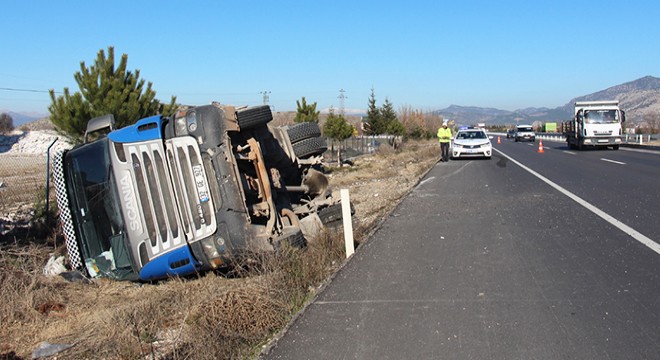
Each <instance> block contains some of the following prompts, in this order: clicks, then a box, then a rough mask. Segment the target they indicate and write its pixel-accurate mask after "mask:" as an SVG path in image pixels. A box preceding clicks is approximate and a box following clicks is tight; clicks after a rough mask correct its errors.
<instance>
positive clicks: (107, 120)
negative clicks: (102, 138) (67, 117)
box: [83, 114, 115, 143]
mask: <svg viewBox="0 0 660 360" xmlns="http://www.w3.org/2000/svg"><path fill="white" fill-rule="evenodd" d="M114 128H115V117H114V116H113V115H112V114H107V115H103V116H99V117H95V118H93V119H92V120H89V121H88V122H87V129H86V130H85V137H84V139H83V142H85V143H87V136H88V135H89V134H91V133H94V132H97V131H101V130H105V129H109V130H110V131H112V130H114Z"/></svg>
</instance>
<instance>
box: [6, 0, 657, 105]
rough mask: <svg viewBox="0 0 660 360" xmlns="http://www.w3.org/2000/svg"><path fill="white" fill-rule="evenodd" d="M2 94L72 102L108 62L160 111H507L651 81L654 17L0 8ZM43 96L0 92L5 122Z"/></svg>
mask: <svg viewBox="0 0 660 360" xmlns="http://www.w3.org/2000/svg"><path fill="white" fill-rule="evenodd" d="M1 8H2V14H3V17H2V18H3V21H2V31H1V32H0V53H1V54H2V56H0V88H3V89H24V90H38V91H47V90H48V89H55V90H56V91H62V90H63V89H64V87H69V88H70V89H71V90H72V91H78V90H79V89H78V86H77V84H76V83H75V81H74V79H73V74H74V73H75V72H76V71H78V70H79V66H80V62H81V61H85V63H86V64H87V65H88V66H89V65H91V64H93V62H94V59H95V58H96V54H97V53H98V51H99V50H101V49H107V47H108V46H114V48H115V55H116V57H117V60H119V56H120V55H121V54H123V53H126V54H128V68H129V69H131V70H135V69H139V70H140V76H141V78H143V79H145V80H147V81H151V82H152V83H153V88H154V90H155V91H156V92H157V98H159V99H160V100H163V101H167V100H169V98H170V96H172V95H175V96H177V101H178V102H180V103H184V104H190V105H200V104H207V103H209V102H211V101H214V100H216V101H220V102H221V103H225V104H235V105H257V104H261V103H262V97H261V94H260V92H262V91H270V104H271V105H273V106H274V107H275V110H276V111H284V110H295V107H296V100H297V99H300V98H301V97H302V96H305V97H306V98H307V100H308V101H312V102H317V103H318V107H319V108H327V107H330V106H334V107H335V108H337V107H339V99H338V97H339V90H340V89H344V90H346V93H345V94H346V96H347V98H346V100H345V106H346V108H350V109H354V108H355V109H365V108H366V107H367V100H368V97H369V94H370V89H371V88H372V87H373V88H374V89H375V93H376V99H377V101H378V103H379V104H382V102H383V101H384V100H385V98H388V99H389V100H390V101H391V102H392V103H393V104H394V106H395V109H399V108H400V107H401V106H411V107H413V108H416V109H420V110H425V111H427V110H434V109H439V108H444V107H447V106H449V105H451V104H457V105H463V106H481V107H495V108H499V109H506V110H515V109H519V108H525V107H532V106H534V107H541V106H546V107H556V106H560V105H563V104H565V103H566V102H568V101H569V100H570V99H571V98H573V97H576V96H580V95H585V94H589V93H592V92H596V91H600V90H603V89H606V88H608V87H610V86H614V85H618V84H620V83H624V82H627V81H632V80H635V79H638V78H640V77H643V76H646V75H652V76H660V25H659V24H660V20H659V19H660V2H658V1H657V0H649V1H636V0H631V1H628V2H622V1H609V0H599V1H579V0H578V1H564V0H556V1H547V2H546V1H542V2H541V1H538V2H537V1H534V0H525V1H514V0H500V1H473V0H463V1H454V2H446V1H421V0H409V1H387V0H380V1H361V0H352V1H343V0H335V1H288V0H278V1H267V0H262V1H252V0H235V1H223V0H218V1H187V2H183V1H167V0H161V1H142V0H131V1H123V0H118V1H69V0H67V1H31V0H24V1H18V0H7V1H4V2H3V4H2V6H1ZM49 104H50V98H49V96H48V94H47V93H46V92H25V91H14V90H0V109H2V110H11V111H17V112H24V111H34V112H38V113H42V114H46V113H47V112H48V111H47V108H48V105H49Z"/></svg>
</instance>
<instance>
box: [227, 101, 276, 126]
mask: <svg viewBox="0 0 660 360" xmlns="http://www.w3.org/2000/svg"><path fill="white" fill-rule="evenodd" d="M236 120H237V121H238V127H240V128H241V130H243V129H249V128H254V127H257V126H261V125H265V124H267V123H268V122H269V121H271V120H273V113H272V112H271V111H270V106H268V105H260V106H254V107H249V108H247V109H242V110H239V111H237V112H236Z"/></svg>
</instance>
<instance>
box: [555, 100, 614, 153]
mask: <svg viewBox="0 0 660 360" xmlns="http://www.w3.org/2000/svg"><path fill="white" fill-rule="evenodd" d="M624 121H626V114H625V112H624V111H623V110H621V109H620V108H619V102H618V101H616V100H613V101H577V102H575V113H574V116H573V119H572V120H569V121H564V122H563V123H562V132H563V134H564V136H566V143H567V144H568V147H569V148H571V149H578V150H582V149H584V147H585V146H593V147H610V146H611V147H612V148H613V149H614V150H618V149H619V145H620V144H621V141H622V140H621V134H622V133H623V132H622V127H621V125H622V124H623V122H624Z"/></svg>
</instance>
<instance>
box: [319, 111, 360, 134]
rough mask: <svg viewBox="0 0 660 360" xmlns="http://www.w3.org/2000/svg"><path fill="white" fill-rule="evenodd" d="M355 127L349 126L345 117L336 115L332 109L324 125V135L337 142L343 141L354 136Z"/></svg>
mask: <svg viewBox="0 0 660 360" xmlns="http://www.w3.org/2000/svg"><path fill="white" fill-rule="evenodd" d="M353 131H354V128H353V125H351V124H349V123H348V121H346V119H345V118H344V116H343V115H335V113H334V109H330V114H328V118H327V119H326V120H325V124H323V134H324V135H325V136H327V137H329V138H331V139H334V140H336V141H343V140H346V139H348V138H349V137H351V135H353Z"/></svg>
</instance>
